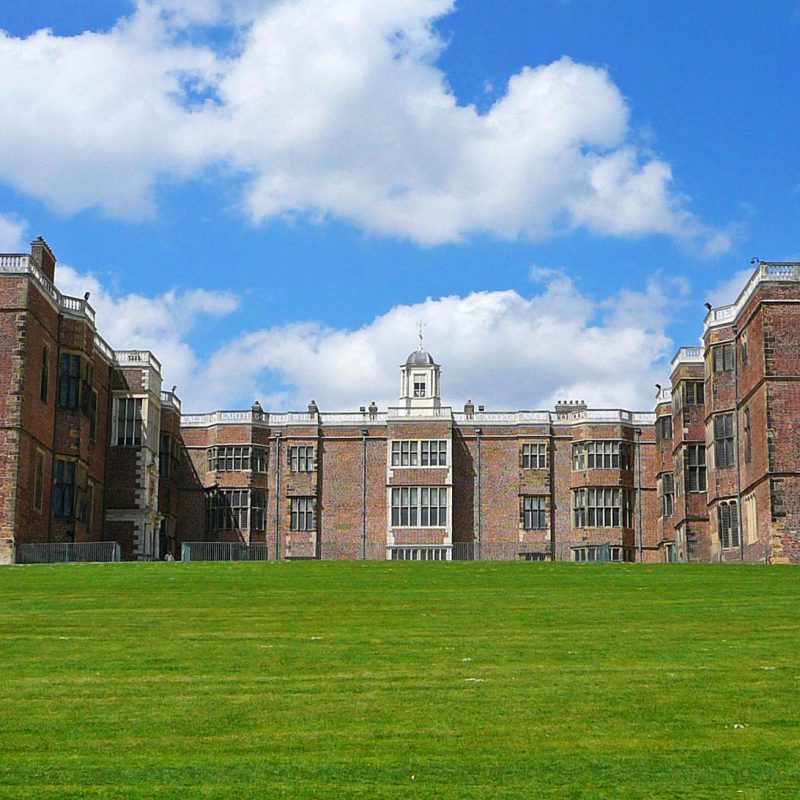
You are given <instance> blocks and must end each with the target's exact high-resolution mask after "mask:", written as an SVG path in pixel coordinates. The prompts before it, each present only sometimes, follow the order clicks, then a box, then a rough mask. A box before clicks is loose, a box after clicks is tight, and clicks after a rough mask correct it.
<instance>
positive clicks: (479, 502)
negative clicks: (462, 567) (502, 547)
mask: <svg viewBox="0 0 800 800" xmlns="http://www.w3.org/2000/svg"><path fill="white" fill-rule="evenodd" d="M481 433H483V431H482V430H481V429H480V428H475V437H476V439H477V445H478V531H477V538H478V559H477V560H478V561H480V560H481V558H482V552H481V551H482V540H481V533H482V531H481V517H482V516H483V513H482V509H481Z"/></svg>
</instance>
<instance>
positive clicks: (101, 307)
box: [56, 264, 239, 397]
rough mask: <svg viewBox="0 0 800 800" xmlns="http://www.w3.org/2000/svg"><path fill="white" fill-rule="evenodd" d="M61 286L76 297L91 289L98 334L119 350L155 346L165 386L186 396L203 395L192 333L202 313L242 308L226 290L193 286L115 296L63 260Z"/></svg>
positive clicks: (216, 314) (223, 313) (224, 312)
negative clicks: (152, 294)
mask: <svg viewBox="0 0 800 800" xmlns="http://www.w3.org/2000/svg"><path fill="white" fill-rule="evenodd" d="M56 277H57V282H58V287H59V289H60V290H61V291H62V292H64V294H67V295H70V296H73V297H83V295H84V292H87V291H88V292H90V293H91V295H90V298H89V302H90V303H91V305H92V307H93V308H94V309H95V311H96V312H97V328H98V332H99V333H100V335H101V336H102V337H103V338H104V339H105V340H106V341H107V342H108V343H109V344H110V345H111V346H112V347H113V348H114V349H116V350H136V349H147V350H152V351H153V353H154V354H155V356H156V358H158V359H159V361H160V362H161V364H162V367H163V378H164V385H165V386H171V385H173V384H178V385H179V386H180V387H181V391H180V392H179V394H180V393H183V395H184V396H186V397H193V396H199V397H202V395H203V392H204V387H203V380H204V378H203V376H202V368H203V365H202V362H201V359H200V358H199V357H198V354H197V352H196V351H195V349H194V348H193V347H192V345H191V344H190V343H189V342H188V341H187V337H188V335H189V334H190V333H191V331H192V330H193V328H195V326H196V325H197V323H198V321H199V320H200V319H201V318H202V317H203V316H206V317H207V316H212V317H221V316H226V315H228V314H230V313H232V312H233V311H235V310H236V308H238V305H239V301H238V299H237V298H236V297H235V296H234V295H232V294H230V293H228V292H211V291H206V290H204V289H194V290H190V291H186V292H175V291H168V292H166V293H164V294H162V295H158V296H156V297H143V296H141V295H137V294H128V295H124V296H121V297H118V296H114V295H113V294H112V293H111V292H109V291H108V290H107V289H106V288H105V287H104V286H103V285H102V284H101V283H100V281H99V280H98V279H97V278H96V277H95V276H93V275H82V274H80V273H78V272H76V271H75V270H74V269H72V268H71V267H69V266H67V265H64V264H59V265H58V271H57V275H56Z"/></svg>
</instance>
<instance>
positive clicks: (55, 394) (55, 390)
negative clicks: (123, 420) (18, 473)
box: [15, 314, 111, 544]
mask: <svg viewBox="0 0 800 800" xmlns="http://www.w3.org/2000/svg"><path fill="white" fill-rule="evenodd" d="M53 349H54V350H55V356H56V381H55V386H53V392H52V397H53V440H52V443H51V445H50V447H51V450H50V502H49V503H48V507H49V508H50V516H49V517H48V518H47V544H52V542H53V494H54V487H55V485H56V427H57V426H58V387H59V383H60V382H61V314H59V315H58V322H57V327H56V346H55V347H54V348H53ZM48 368H50V365H49V364H48ZM50 370H51V372H52V368H50ZM47 379H48V380H50V376H49V375H48V376H47ZM48 388H49V384H48ZM108 393H109V396H110V395H111V385H110V382H109V387H108ZM108 418H109V419H111V414H110V413H109V415H108ZM104 477H105V476H104ZM43 493H44V490H43ZM104 500H105V498H104ZM44 506H45V503H44V497H43V498H42V507H44ZM103 523H104V524H105V519H104V520H103ZM15 538H16V537H15Z"/></svg>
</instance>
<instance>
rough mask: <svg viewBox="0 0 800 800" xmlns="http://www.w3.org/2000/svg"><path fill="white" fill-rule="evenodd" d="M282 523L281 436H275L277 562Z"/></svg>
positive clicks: (277, 434) (278, 434)
mask: <svg viewBox="0 0 800 800" xmlns="http://www.w3.org/2000/svg"><path fill="white" fill-rule="evenodd" d="M280 521H281V435H280V433H276V434H275V560H276V561H277V560H278V558H279V556H280V544H281V540H280Z"/></svg>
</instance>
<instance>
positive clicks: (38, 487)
mask: <svg viewBox="0 0 800 800" xmlns="http://www.w3.org/2000/svg"><path fill="white" fill-rule="evenodd" d="M44 460H45V452H44V450H42V449H41V448H40V447H37V448H36V452H35V453H34V457H33V510H34V511H35V512H36V513H37V514H41V513H42V511H44Z"/></svg>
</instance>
